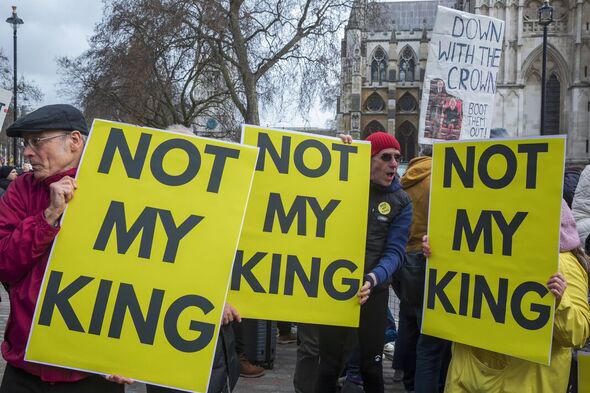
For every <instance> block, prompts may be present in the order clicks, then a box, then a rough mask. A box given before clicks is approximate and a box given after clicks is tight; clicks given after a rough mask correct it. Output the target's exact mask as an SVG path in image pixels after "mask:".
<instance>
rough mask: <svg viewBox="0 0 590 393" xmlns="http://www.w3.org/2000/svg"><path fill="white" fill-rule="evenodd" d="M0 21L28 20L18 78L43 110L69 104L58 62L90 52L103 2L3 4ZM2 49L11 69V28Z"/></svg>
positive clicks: (294, 122)
mask: <svg viewBox="0 0 590 393" xmlns="http://www.w3.org/2000/svg"><path fill="white" fill-rule="evenodd" d="M0 4H2V8H1V9H0V18H1V19H2V20H6V18H9V17H10V16H11V15H12V8H11V7H12V5H16V6H17V15H18V17H19V18H21V19H22V20H23V21H24V24H23V25H21V27H20V28H19V29H18V49H17V50H18V61H17V65H18V75H19V78H20V77H21V76H25V77H26V78H27V79H29V80H32V81H34V82H35V83H36V84H37V86H39V87H40V88H41V90H42V92H43V93H44V94H45V97H44V100H43V102H42V103H41V105H45V104H52V103H65V102H67V99H66V98H65V97H60V96H58V95H57V83H58V82H59V75H58V74H57V64H56V59H57V58H58V57H61V56H78V55H80V54H81V53H82V52H84V51H85V50H86V49H88V38H89V37H90V36H91V35H92V31H93V28H94V25H95V24H96V23H98V22H99V21H100V20H101V18H102V1H100V0H9V1H7V2H6V1H2V2H0ZM0 46H2V48H3V49H4V53H5V54H6V55H7V56H8V58H9V59H10V67H12V66H13V63H12V59H13V40H12V26H11V25H9V24H8V23H4V24H3V25H0ZM334 112H335V111H332V112H329V113H326V112H322V111H319V110H314V111H312V113H310V114H309V116H307V117H306V118H302V117H301V116H298V115H296V114H294V113H293V114H290V113H289V111H283V112H282V113H280V114H266V115H265V116H263V119H262V123H263V124H262V125H264V126H281V127H288V126H292V127H295V126H315V127H323V126H325V123H326V121H327V120H329V119H331V118H333V117H334Z"/></svg>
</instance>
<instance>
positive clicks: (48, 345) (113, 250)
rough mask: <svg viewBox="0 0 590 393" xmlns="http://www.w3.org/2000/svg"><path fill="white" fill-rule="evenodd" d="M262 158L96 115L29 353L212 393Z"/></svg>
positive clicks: (40, 359)
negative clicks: (221, 334) (225, 317)
mask: <svg viewBox="0 0 590 393" xmlns="http://www.w3.org/2000/svg"><path fill="white" fill-rule="evenodd" d="M257 153H258V149H256V148H255V147H251V146H242V145H238V144H235V143H228V142H223V141H218V140H213V139H205V138H197V137H195V136H191V135H185V134H177V133H172V132H164V131H160V130H154V129H149V128H142V127H138V126H132V125H127V124H121V123H114V122H108V121H104V120H95V121H94V123H93V127H92V130H91V133H90V137H89V140H88V143H87V147H86V149H85V152H84V155H83V157H82V161H81V165H80V168H79V170H78V173H77V182H78V189H77V191H76V193H75V196H74V198H73V199H72V201H71V202H70V203H69V204H68V207H67V210H66V211H65V213H64V217H63V220H62V223H61V225H62V227H61V229H60V232H59V234H58V237H57V239H56V240H55V242H54V245H53V248H52V250H51V255H50V259H49V262H48V265H47V270H46V272H45V276H44V279H43V283H42V285H41V292H40V294H39V298H38V301H37V307H36V310H35V316H34V319H33V325H32V332H31V335H30V337H29V341H28V344H27V351H26V356H25V359H26V360H27V361H30V362H36V363H43V364H49V365H56V366H60V367H66V368H72V369H78V370H84V371H90V372H95V373H103V374H115V375H121V376H125V377H128V378H133V379H135V380H138V381H143V382H147V383H150V384H155V385H161V386H167V387H173V388H178V389H183V390H187V391H193V392H205V391H206V390H207V384H208V381H209V375H210V371H211V365H212V362H213V354H214V352H215V347H216V343H217V335H218V332H219V325H220V321H221V317H222V311H223V306H224V302H225V298H226V295H227V287H228V283H229V277H230V273H231V266H232V263H233V259H234V255H235V251H236V247H237V244H238V240H239V234H240V230H241V225H242V222H243V217H244V213H245V208H246V204H247V201H248V196H249V191H250V187H251V184H252V179H253V175H254V167H255V164H256V157H257V155H258V154H257Z"/></svg>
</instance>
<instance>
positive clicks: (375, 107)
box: [367, 93, 385, 112]
mask: <svg viewBox="0 0 590 393" xmlns="http://www.w3.org/2000/svg"><path fill="white" fill-rule="evenodd" d="M383 108H385V102H384V101H383V98H381V96H380V95H379V94H377V93H373V94H371V95H370V96H369V98H367V110H368V111H370V112H380V111H382V110H383Z"/></svg>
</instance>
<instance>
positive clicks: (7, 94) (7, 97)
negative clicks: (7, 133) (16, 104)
mask: <svg viewBox="0 0 590 393" xmlns="http://www.w3.org/2000/svg"><path fill="white" fill-rule="evenodd" d="M11 101H12V92H11V91H10V90H5V89H0V127H2V124H4V120H5V119H6V114H7V113H8V108H9V107H10V102H11Z"/></svg>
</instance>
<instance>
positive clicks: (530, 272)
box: [422, 136, 565, 364]
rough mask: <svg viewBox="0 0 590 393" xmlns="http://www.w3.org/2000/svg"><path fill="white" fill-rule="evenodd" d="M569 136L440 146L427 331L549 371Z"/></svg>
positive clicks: (432, 218)
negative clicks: (551, 280) (554, 278)
mask: <svg viewBox="0 0 590 393" xmlns="http://www.w3.org/2000/svg"><path fill="white" fill-rule="evenodd" d="M564 162H565V137H561V136H559V137H558V136H556V137H542V138H528V139H508V140H500V139H494V140H485V141H457V142H440V143H435V144H434V146H433V157H432V175H431V187H430V208H429V223H428V236H429V242H430V246H431V250H432V255H431V256H430V258H428V260H427V266H426V277H425V289H424V307H423V322H422V333H424V334H428V335H432V336H435V337H441V338H444V339H447V340H451V341H456V342H459V343H462V344H467V345H472V346H474V347H478V348H483V349H487V350H490V351H494V352H499V353H503V354H506V355H510V356H514V357H517V358H521V359H526V360H530V361H533V362H536V363H541V364H548V363H549V359H550V352H551V339H552V332H553V316H554V302H555V298H554V296H553V295H552V294H551V292H550V291H549V289H548V288H547V281H548V280H549V277H550V276H551V275H552V274H554V273H555V272H557V266H558V258H559V228H560V212H561V193H562V184H563V170H564Z"/></svg>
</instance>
